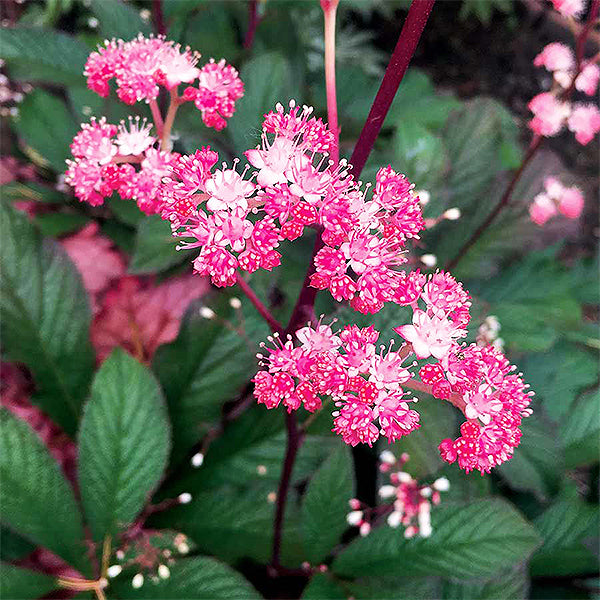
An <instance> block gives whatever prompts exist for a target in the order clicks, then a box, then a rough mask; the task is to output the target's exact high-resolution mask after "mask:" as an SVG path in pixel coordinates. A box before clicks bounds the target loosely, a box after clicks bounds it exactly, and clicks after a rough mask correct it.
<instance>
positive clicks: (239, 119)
mask: <svg viewBox="0 0 600 600" xmlns="http://www.w3.org/2000/svg"><path fill="white" fill-rule="evenodd" d="M240 77H241V79H242V81H244V82H246V83H245V85H246V87H245V91H244V97H243V98H241V99H240V100H239V101H238V102H237V103H236V108H235V113H234V115H233V117H231V119H229V125H228V130H229V133H230V135H231V139H232V140H233V143H234V146H235V149H236V150H237V151H239V152H241V151H243V150H247V149H248V148H253V147H254V146H256V144H257V143H258V142H259V140H260V126H261V122H262V118H263V115H264V114H265V113H266V112H268V111H270V110H274V109H275V104H276V103H277V102H281V103H282V104H284V105H286V104H287V101H288V99H289V98H291V97H293V95H292V94H291V92H292V90H291V84H292V82H291V81H290V69H289V63H288V61H287V60H286V59H285V58H284V57H283V56H281V55H280V54H277V53H275V52H273V53H267V54H261V55H260V56H257V57H256V58H253V59H251V60H249V61H248V62H247V63H246V64H244V66H243V67H242V69H241V71H240Z"/></svg>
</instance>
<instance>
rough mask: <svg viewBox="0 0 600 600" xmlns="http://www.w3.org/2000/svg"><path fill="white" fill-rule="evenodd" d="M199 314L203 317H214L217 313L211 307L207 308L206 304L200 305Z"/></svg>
mask: <svg viewBox="0 0 600 600" xmlns="http://www.w3.org/2000/svg"><path fill="white" fill-rule="evenodd" d="M200 316H201V317H203V318H204V319H214V318H215V317H216V316H217V315H216V314H215V311H214V310H212V308H208V306H202V307H201V308H200Z"/></svg>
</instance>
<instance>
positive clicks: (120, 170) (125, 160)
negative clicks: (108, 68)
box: [65, 117, 179, 214]
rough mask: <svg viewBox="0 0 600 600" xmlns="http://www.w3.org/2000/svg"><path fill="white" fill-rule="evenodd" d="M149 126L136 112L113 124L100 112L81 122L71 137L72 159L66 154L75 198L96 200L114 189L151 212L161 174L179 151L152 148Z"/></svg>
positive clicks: (155, 208) (95, 203)
mask: <svg viewBox="0 0 600 600" xmlns="http://www.w3.org/2000/svg"><path fill="white" fill-rule="evenodd" d="M151 129H152V126H151V125H149V124H147V123H146V120H142V121H140V119H139V118H136V119H131V118H130V119H129V123H128V124H125V122H121V124H120V125H118V126H117V125H112V124H110V123H107V122H106V119H105V118H104V117H102V118H101V119H100V120H99V121H97V120H96V119H95V118H92V120H91V121H90V123H84V124H83V125H82V126H81V131H80V132H79V133H78V134H77V135H76V136H75V137H74V138H73V142H72V144H71V151H72V153H73V157H74V160H67V166H68V168H67V172H66V177H65V181H66V182H67V183H68V184H69V185H71V186H72V187H73V188H74V191H75V195H76V196H77V198H78V199H79V200H80V201H81V202H87V203H89V204H91V205H92V206H99V205H101V204H102V203H103V202H104V199H105V198H106V197H109V196H111V195H112V193H113V192H117V193H118V194H119V195H120V196H121V198H123V199H133V200H135V201H136V202H137V205H138V207H139V208H140V210H142V211H143V212H145V213H146V214H153V213H156V212H157V211H158V208H159V205H158V204H157V200H156V198H157V194H158V189H159V187H160V183H161V179H162V178H163V177H164V176H165V175H167V174H168V173H169V172H170V171H169V167H170V166H171V165H172V164H173V163H174V162H175V161H176V160H177V158H178V157H179V155H178V154H177V153H174V152H165V151H161V150H160V149H158V148H157V147H156V145H157V139H156V138H155V137H154V136H152V135H151V134H150V131H151ZM136 166H138V168H137V169H136Z"/></svg>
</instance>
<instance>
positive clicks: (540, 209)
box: [529, 194, 556, 225]
mask: <svg viewBox="0 0 600 600" xmlns="http://www.w3.org/2000/svg"><path fill="white" fill-rule="evenodd" d="M555 214H556V204H555V203H554V201H553V200H552V199H551V198H550V196H548V195H547V194H538V195H537V196H536V197H535V198H534V199H533V202H532V203H531V204H530V206H529V216H530V217H531V220H532V221H533V222H534V223H535V224H536V225H544V224H545V223H546V221H548V219H550V218H552V217H553V216H554V215H555Z"/></svg>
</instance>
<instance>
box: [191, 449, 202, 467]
mask: <svg viewBox="0 0 600 600" xmlns="http://www.w3.org/2000/svg"><path fill="white" fill-rule="evenodd" d="M203 462H204V454H202V452H198V453H197V454H194V456H192V467H196V468H198V467H201V466H202V463H203Z"/></svg>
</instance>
